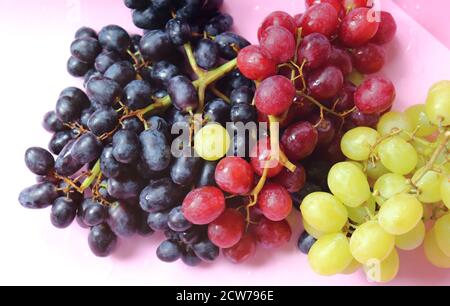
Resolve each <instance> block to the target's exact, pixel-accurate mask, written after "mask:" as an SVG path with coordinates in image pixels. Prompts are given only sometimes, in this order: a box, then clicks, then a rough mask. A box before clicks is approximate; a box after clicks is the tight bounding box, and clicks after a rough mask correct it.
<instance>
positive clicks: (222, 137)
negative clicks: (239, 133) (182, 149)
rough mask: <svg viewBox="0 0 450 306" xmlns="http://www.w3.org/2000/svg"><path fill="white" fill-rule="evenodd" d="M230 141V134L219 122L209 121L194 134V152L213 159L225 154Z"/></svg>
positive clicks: (209, 159) (210, 159) (207, 158)
mask: <svg viewBox="0 0 450 306" xmlns="http://www.w3.org/2000/svg"><path fill="white" fill-rule="evenodd" d="M230 141H231V140H230V135H229V134H228V132H227V130H226V129H225V128H223V127H222V126H221V125H220V124H217V123H210V124H207V125H206V126H204V127H203V128H202V129H200V130H199V131H198V132H197V133H196V134H195V137H194V148H195V152H196V153H197V154H198V155H199V156H200V157H201V158H203V159H205V160H208V161H215V160H218V159H220V158H222V157H223V156H224V155H225V154H226V152H227V151H228V148H229V147H230Z"/></svg>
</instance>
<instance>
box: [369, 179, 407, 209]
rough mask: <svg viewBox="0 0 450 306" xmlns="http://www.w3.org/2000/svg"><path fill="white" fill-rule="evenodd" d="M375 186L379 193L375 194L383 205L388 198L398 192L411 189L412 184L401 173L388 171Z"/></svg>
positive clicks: (379, 203) (378, 201)
mask: <svg viewBox="0 0 450 306" xmlns="http://www.w3.org/2000/svg"><path fill="white" fill-rule="evenodd" d="M373 188H374V190H375V192H376V193H377V194H378V195H376V196H375V198H376V200H377V203H378V205H382V204H383V203H384V202H385V201H386V200H388V199H390V198H392V197H393V196H395V195H397V194H402V193H407V192H408V191H409V190H410V189H411V185H410V184H409V181H408V180H407V179H406V178H405V177H404V176H402V175H400V174H395V173H386V174H384V175H382V176H381V177H380V178H379V179H378V180H377V181H376V182H375V185H374V187H373Z"/></svg>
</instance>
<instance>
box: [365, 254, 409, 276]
mask: <svg viewBox="0 0 450 306" xmlns="http://www.w3.org/2000/svg"><path fill="white" fill-rule="evenodd" d="M399 267H400V259H399V257H398V253H397V250H395V249H393V250H392V252H391V254H390V255H389V256H388V257H387V258H386V259H385V260H383V261H382V262H381V263H375V264H374V265H373V266H372V265H371V264H367V265H365V266H364V271H365V273H366V277H367V279H368V280H370V281H374V282H377V283H387V282H390V281H391V280H393V279H394V278H395V277H396V276H397V273H398V270H399Z"/></svg>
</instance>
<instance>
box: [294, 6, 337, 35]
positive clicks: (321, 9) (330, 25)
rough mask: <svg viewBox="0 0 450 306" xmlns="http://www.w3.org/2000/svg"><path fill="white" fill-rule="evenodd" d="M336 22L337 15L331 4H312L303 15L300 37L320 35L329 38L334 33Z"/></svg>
mask: <svg viewBox="0 0 450 306" xmlns="http://www.w3.org/2000/svg"><path fill="white" fill-rule="evenodd" d="M338 22H339V21H338V13H337V12H336V10H335V9H334V7H333V6H332V5H331V4H328V3H319V4H314V5H313V6H311V7H309V8H308V9H307V10H306V12H305V14H304V15H303V20H302V28H303V31H302V35H303V36H306V35H308V34H311V33H320V34H323V35H325V36H327V37H330V36H331V35H332V34H333V33H335V32H336V30H337V27H338Z"/></svg>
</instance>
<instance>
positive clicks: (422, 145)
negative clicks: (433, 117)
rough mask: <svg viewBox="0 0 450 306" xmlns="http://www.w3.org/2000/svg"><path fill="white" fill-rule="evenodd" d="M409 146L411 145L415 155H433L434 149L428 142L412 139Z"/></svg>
mask: <svg viewBox="0 0 450 306" xmlns="http://www.w3.org/2000/svg"><path fill="white" fill-rule="evenodd" d="M411 144H412V145H413V147H414V149H416V152H417V154H419V155H423V156H426V157H427V156H431V155H432V154H433V151H434V148H433V146H432V145H431V143H428V141H424V140H423V139H420V138H419V139H417V138H416V139H413V140H412V141H411Z"/></svg>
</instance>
